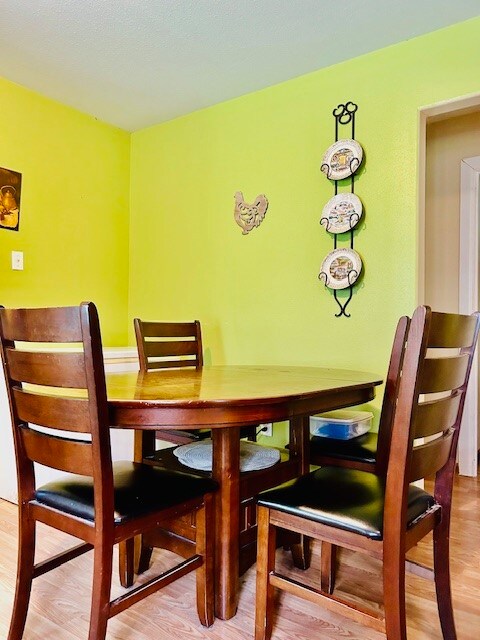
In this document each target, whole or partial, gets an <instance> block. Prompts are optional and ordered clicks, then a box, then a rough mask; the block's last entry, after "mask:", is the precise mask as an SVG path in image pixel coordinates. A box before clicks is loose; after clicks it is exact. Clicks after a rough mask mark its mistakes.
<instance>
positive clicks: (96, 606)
mask: <svg viewBox="0 0 480 640" xmlns="http://www.w3.org/2000/svg"><path fill="white" fill-rule="evenodd" d="M93 553H94V557H93V588H92V606H91V613H90V629H89V633H88V640H105V635H106V633H107V623H108V619H109V617H110V615H109V614H110V589H111V582H112V566H113V546H112V545H106V544H102V543H99V544H97V545H95V548H94V551H93Z"/></svg>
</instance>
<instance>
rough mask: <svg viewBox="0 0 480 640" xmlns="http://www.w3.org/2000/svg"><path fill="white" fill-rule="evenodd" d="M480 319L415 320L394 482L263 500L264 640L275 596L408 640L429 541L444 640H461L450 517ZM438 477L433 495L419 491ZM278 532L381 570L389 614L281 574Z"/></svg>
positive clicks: (260, 613) (325, 473) (305, 485)
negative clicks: (414, 577)
mask: <svg viewBox="0 0 480 640" xmlns="http://www.w3.org/2000/svg"><path fill="white" fill-rule="evenodd" d="M479 318H480V315H479V313H478V312H477V313H475V314H473V315H472V316H461V315H455V314H443V313H434V312H432V311H431V310H430V309H429V308H428V307H419V308H418V309H417V310H416V311H415V313H414V315H413V318H412V321H411V323H410V327H409V330H408V335H407V344H406V348H405V355H404V361H403V366H402V369H401V374H400V375H401V378H400V382H399V387H398V399H397V402H396V404H395V406H394V407H393V420H392V425H393V427H392V436H391V445H390V451H389V456H388V465H387V470H386V472H385V471H381V470H379V471H378V473H377V472H376V470H375V471H359V470H356V469H348V468H339V467H333V466H326V467H322V468H320V469H318V470H316V471H314V472H312V473H310V474H307V475H305V476H303V477H301V478H299V479H297V480H296V481H293V482H290V483H288V484H287V485H283V486H282V487H278V488H276V489H273V490H270V491H266V492H264V493H263V494H261V496H260V498H259V501H258V520H259V525H258V560H257V592H256V620H255V638H256V640H264V639H268V638H270V636H271V633H272V627H273V608H274V598H273V596H274V589H275V588H278V589H282V590H285V591H288V592H290V593H293V594H295V595H297V596H300V597H303V598H306V599H308V600H310V601H313V602H315V603H318V604H319V605H320V606H324V607H325V608H327V609H329V610H332V611H334V612H337V613H341V614H344V615H349V616H351V617H352V618H354V619H355V620H356V621H359V622H363V623H364V624H366V625H368V626H369V627H372V628H374V629H377V630H381V631H386V634H387V639H388V640H406V637H407V632H406V620H405V554H406V552H407V551H408V550H409V549H410V548H412V547H413V546H414V545H415V544H416V543H417V542H418V541H419V540H421V539H422V538H423V537H424V536H425V535H426V534H427V533H429V532H430V531H433V556H434V570H433V571H430V572H428V571H427V569H426V568H423V575H426V574H427V572H428V573H429V574H430V575H432V577H433V578H434V580H435V587H436V593H437V604H438V610H439V616H440V622H441V627H442V632H443V637H444V638H445V640H447V639H448V640H455V639H456V632H455V623H454V616H453V608H452V598H451V586H450V569H449V529H450V511H451V499H452V489H453V477H454V472H455V465H456V451H457V444H458V437H459V430H460V423H461V418H462V412H463V406H464V402H465V393H466V389H467V383H468V378H469V374H470V369H471V365H472V359H473V353H474V349H475V345H476V342H477V337H478V329H479ZM433 352H436V353H435V354H433ZM452 352H453V353H452ZM432 355H434V356H435V357H432ZM432 474H434V475H435V484H434V492H433V495H430V494H429V493H427V492H426V491H424V490H422V489H420V488H419V487H417V486H415V485H414V484H412V483H413V482H414V481H416V480H418V479H420V478H424V477H426V476H430V475H432ZM277 528H281V529H287V530H294V531H296V532H298V533H301V534H304V535H307V536H310V537H313V538H316V539H318V540H325V541H327V542H328V543H330V544H333V545H340V546H342V547H347V548H349V549H352V550H355V551H358V552H361V553H365V554H368V555H371V556H373V557H376V558H379V559H380V560H382V562H383V593H384V611H383V614H382V613H379V612H378V610H373V609H372V610H370V609H368V608H367V607H365V606H363V605H359V604H358V603H355V602H353V600H349V599H348V598H346V597H341V596H339V595H332V594H329V593H327V592H325V591H322V590H321V589H317V588H314V587H312V586H307V585H305V584H302V583H300V582H298V581H297V580H292V579H290V578H289V577H287V576H285V575H281V574H279V573H277V572H276V571H275V536H276V530H277Z"/></svg>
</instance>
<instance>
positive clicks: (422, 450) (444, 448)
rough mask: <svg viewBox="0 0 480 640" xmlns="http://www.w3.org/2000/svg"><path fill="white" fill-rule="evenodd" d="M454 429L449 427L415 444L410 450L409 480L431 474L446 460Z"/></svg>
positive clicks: (412, 480) (445, 462)
mask: <svg viewBox="0 0 480 640" xmlns="http://www.w3.org/2000/svg"><path fill="white" fill-rule="evenodd" d="M454 433H455V431H454V430H453V429H450V430H449V431H447V432H446V433H442V435H441V436H439V437H438V438H435V439H434V440H430V441H427V442H425V443H424V444H420V445H417V446H415V447H414V448H413V450H412V459H411V461H410V470H409V482H415V481H416V480H420V479H421V478H426V477H428V476H431V475H433V474H434V473H436V472H437V471H438V470H439V469H442V468H443V467H444V466H445V465H446V464H447V462H448V458H449V456H450V450H451V448H452V440H453V436H454Z"/></svg>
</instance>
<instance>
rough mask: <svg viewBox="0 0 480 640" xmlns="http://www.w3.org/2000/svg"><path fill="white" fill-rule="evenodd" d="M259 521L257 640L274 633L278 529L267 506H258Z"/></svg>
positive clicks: (267, 637) (263, 639)
mask: <svg viewBox="0 0 480 640" xmlns="http://www.w3.org/2000/svg"><path fill="white" fill-rule="evenodd" d="M257 522H258V529H257V541H258V542H257V585H256V599H255V640H269V639H270V636H271V635H272V626H273V599H274V591H275V590H274V588H273V587H272V585H271V584H270V580H269V575H270V572H271V571H273V570H274V568H275V548H276V529H275V527H272V526H271V525H270V511H269V509H267V508H266V507H258V518H257Z"/></svg>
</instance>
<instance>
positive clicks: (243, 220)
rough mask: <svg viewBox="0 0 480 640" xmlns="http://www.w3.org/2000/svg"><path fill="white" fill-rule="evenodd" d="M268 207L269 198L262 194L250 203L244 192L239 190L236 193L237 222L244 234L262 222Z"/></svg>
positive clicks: (235, 211)
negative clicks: (245, 198)
mask: <svg viewBox="0 0 480 640" xmlns="http://www.w3.org/2000/svg"><path fill="white" fill-rule="evenodd" d="M267 209H268V200H267V198H266V197H265V196H264V195H263V194H260V195H258V196H257V197H256V198H255V202H253V203H252V204H248V203H247V202H245V200H244V199H243V193H242V192H241V191H237V193H236V194H235V210H234V214H233V215H234V216H235V222H236V223H237V224H238V226H239V227H240V228H241V229H242V234H243V235H244V236H245V235H247V233H248V232H249V231H251V230H252V229H253V228H254V227H258V226H260V223H261V222H262V220H263V219H264V217H265V213H266V212H267Z"/></svg>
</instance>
